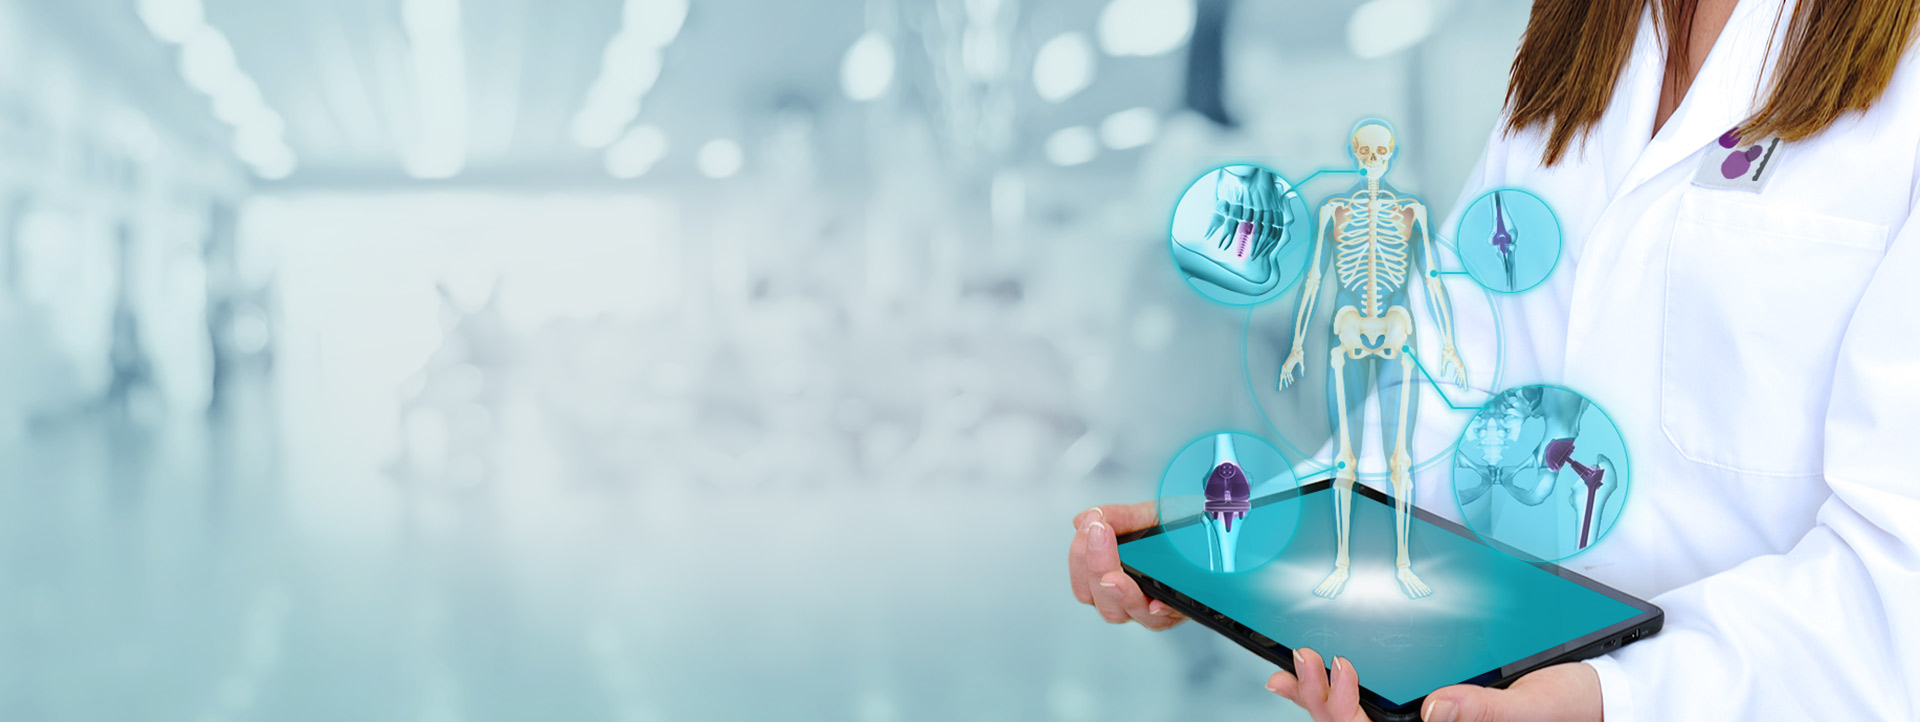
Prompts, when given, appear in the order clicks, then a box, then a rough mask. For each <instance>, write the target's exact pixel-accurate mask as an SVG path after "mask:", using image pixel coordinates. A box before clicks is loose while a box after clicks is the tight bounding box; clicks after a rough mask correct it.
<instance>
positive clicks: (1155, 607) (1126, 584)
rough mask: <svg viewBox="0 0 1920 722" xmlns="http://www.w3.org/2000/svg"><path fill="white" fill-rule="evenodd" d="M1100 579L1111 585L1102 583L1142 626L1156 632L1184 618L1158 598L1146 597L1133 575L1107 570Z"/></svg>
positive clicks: (1128, 614)
mask: <svg viewBox="0 0 1920 722" xmlns="http://www.w3.org/2000/svg"><path fill="white" fill-rule="evenodd" d="M1101 581H1103V582H1106V583H1107V584H1110V585H1111V586H1107V584H1103V585H1102V586H1103V587H1104V588H1106V589H1109V590H1112V591H1114V592H1115V593H1116V594H1117V596H1118V599H1119V601H1120V608H1121V609H1124V610H1126V611H1127V616H1128V617H1131V618H1132V619H1133V621H1135V622H1138V623H1139V624H1140V626H1142V627H1146V628H1148V629H1151V630H1154V631H1156V632H1157V631H1160V630H1162V629H1166V628H1168V627H1171V626H1173V625H1174V624H1176V623H1178V622H1179V621H1180V620H1181V619H1184V617H1179V618H1176V617H1175V616H1173V610H1172V609H1170V608H1168V607H1167V605H1165V604H1162V603H1160V601H1159V600H1156V599H1148V598H1147V595H1146V593H1145V592H1142V591H1140V585H1139V584H1137V583H1135V582H1134V581H1133V577H1129V576H1127V575H1126V574H1125V573H1122V572H1107V574H1106V576H1105V577H1103V578H1102V579H1101Z"/></svg>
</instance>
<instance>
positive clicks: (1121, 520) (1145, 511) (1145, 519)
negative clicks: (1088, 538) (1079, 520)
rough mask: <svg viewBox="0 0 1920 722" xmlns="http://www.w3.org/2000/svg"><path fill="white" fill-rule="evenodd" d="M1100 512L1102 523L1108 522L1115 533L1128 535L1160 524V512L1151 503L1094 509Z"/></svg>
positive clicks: (1116, 505) (1112, 505)
mask: <svg viewBox="0 0 1920 722" xmlns="http://www.w3.org/2000/svg"><path fill="white" fill-rule="evenodd" d="M1094 508H1095V509H1098V510H1100V511H1099V513H1100V521H1103V522H1106V523H1107V525H1108V527H1109V528H1111V529H1113V530H1114V532H1115V533H1119V534H1127V533H1131V532H1136V531H1140V530H1141V529H1145V528H1147V527H1150V526H1153V525H1155V524H1158V523H1160V511H1159V508H1158V507H1157V505H1155V504H1154V503H1153V502H1151V501H1143V502H1140V503H1137V504H1108V505H1106V506H1098V507H1094Z"/></svg>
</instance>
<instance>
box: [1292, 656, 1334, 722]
mask: <svg viewBox="0 0 1920 722" xmlns="http://www.w3.org/2000/svg"><path fill="white" fill-rule="evenodd" d="M1324 664H1325V662H1322V661H1321V659H1320V654H1319V653H1318V652H1315V651H1313V650H1311V649H1300V650H1298V651H1295V652H1294V653H1293V676H1294V677H1296V678H1298V679H1299V680H1300V687H1299V692H1298V693H1297V695H1296V696H1295V697H1294V699H1293V701H1294V704H1298V705H1300V708H1301V709H1304V710H1306V711H1307V714H1310V715H1313V718H1314V719H1315V720H1318V721H1319V722H1327V720H1328V719H1330V718H1329V717H1328V716H1327V670H1326V668H1325V667H1324V666H1323V665H1324Z"/></svg>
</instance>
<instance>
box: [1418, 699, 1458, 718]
mask: <svg viewBox="0 0 1920 722" xmlns="http://www.w3.org/2000/svg"><path fill="white" fill-rule="evenodd" d="M1459 717H1460V708H1459V707H1458V706H1455V705H1454V703H1453V700H1450V699H1443V700H1440V701H1438V702H1434V703H1433V704H1431V705H1428V709H1427V715H1426V717H1425V719H1426V722H1453V721H1454V720H1456V719H1459Z"/></svg>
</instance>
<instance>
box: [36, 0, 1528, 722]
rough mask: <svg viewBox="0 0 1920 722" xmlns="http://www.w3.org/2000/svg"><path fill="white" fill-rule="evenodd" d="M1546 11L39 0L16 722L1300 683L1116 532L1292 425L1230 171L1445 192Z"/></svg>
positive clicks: (1204, 689) (863, 703)
mask: <svg viewBox="0 0 1920 722" xmlns="http://www.w3.org/2000/svg"><path fill="white" fill-rule="evenodd" d="M1526 12H1527V3H1526V2H1524V1H1523V0H1367V1H1365V2H1360V1H1357V0H1292V1H1287V2H1281V1H1268V0H1048V1H1047V2H1039V1H1038V0H848V1H844V2H842V1H832V2H828V1H823V2H790V1H786V0H624V1H623V0H565V1H557V0H556V1H547V2H542V1H538V0H277V1H275V2H258V1H254V0H0V719H4V720H9V721H12V722H37V721H41V720H48V721H52V720H113V721H116V722H117V721H123V720H156V721H158V720H166V721H178V722H224V721H237V720H327V721H337V720H420V721H422V722H462V721H467V720H473V721H480V720H530V719H548V720H616V721H620V722H670V721H671V722H677V721H680V720H778V719H804V720H851V721H854V722H891V721H896V720H897V721H902V722H905V721H918V720H955V721H962V722H977V721H979V722H984V721H988V720H1062V721H1065V722H1077V721H1080V720H1166V719H1220V718H1224V717H1226V716H1228V715H1250V716H1249V717H1244V718H1247V719H1301V718H1302V717H1300V716H1299V715H1298V713H1297V712H1295V711H1293V710H1290V709H1286V705H1284V704H1283V703H1282V702H1281V701H1279V700H1277V699H1275V698H1273V697H1272V696H1270V695H1269V694H1268V693H1266V692H1265V691H1264V690H1263V689H1261V685H1262V683H1263V682H1264V679H1265V676H1266V675H1267V674H1268V673H1269V672H1270V671H1271V668H1269V667H1268V666H1266V665H1264V664H1262V663H1260V662H1259V661H1258V660H1257V659H1255V658H1254V657H1253V656H1252V655H1249V654H1247V653H1245V652H1243V651H1241V650H1239V649H1237V648H1234V647H1232V646H1231V645H1230V644H1229V643H1227V642H1224V641H1223V640H1220V639H1218V638H1216V637H1215V636H1214V635H1212V634H1211V633H1209V632H1207V631H1206V630H1204V629H1200V628H1198V627H1197V626H1194V625H1188V626H1187V627H1185V628H1182V629H1179V630H1176V631H1174V632H1170V633H1165V634H1153V633H1150V632H1147V631H1145V630H1141V629H1138V628H1134V627H1111V626H1109V625H1107V624H1105V623H1104V622H1102V621H1100V620H1099V619H1098V617H1097V616H1096V615H1095V614H1094V613H1093V612H1091V611H1090V610H1088V609H1086V608H1084V607H1081V606H1079V605H1077V604H1075V603H1074V602H1073V601H1072V598H1071V596H1070V595H1069V593H1068V589H1067V584H1066V576H1065V570H1064V568H1063V567H1064V565H1063V563H1062V562H1063V560H1064V557H1065V553H1066V545H1067V542H1068V540H1069V537H1070V529H1069V525H1068V520H1069V517H1070V515H1071V514H1073V513H1074V512H1075V511H1077V510H1079V509H1081V508H1083V507H1085V506H1087V505H1090V504H1093V503H1099V502H1112V501H1129V500H1135V499H1141V498H1147V497H1149V496H1150V495H1151V494H1152V493H1153V490H1154V487H1155V485H1156V484H1157V482H1158V478H1159V475H1160V473H1161V470H1162V469H1163V467H1164V465H1165V464H1166V462H1167V460H1168V459H1169V458H1170V457H1171V456H1172V455H1173V454H1174V453H1175V452H1176V451H1178V450H1179V449H1180V448H1181V447H1182V446H1183V445H1185V444H1186V443H1187V442H1189V441H1191V440H1193V439H1195V438H1197V437H1199V436H1201V435H1203V434H1205V433H1208V432H1211V431H1214V430H1217V429H1223V428H1237V429H1244V430H1248V431H1252V432H1255V433H1263V434H1266V433H1270V431H1271V430H1270V429H1268V428H1266V427H1264V426H1263V425H1262V422H1261V421H1260V420H1259V418H1258V416H1257V415H1256V414H1254V412H1253V410H1252V408H1251V407H1250V404H1249V402H1248V401H1247V394H1246V387H1245V385H1244V381H1243V377H1242V375H1241V364H1242V360H1241V353H1242V352H1241V343H1242V329H1243V325H1244V323H1245V321H1246V314H1245V313H1244V312H1241V311H1236V310H1233V309H1229V308H1225V307H1222V306H1218V305H1215V304H1213V303H1211V302H1208V301H1206V300H1203V299H1202V298H1201V297H1200V296H1199V295H1198V294H1196V293H1194V292H1193V291H1192V290H1191V289H1189V288H1188V287H1186V285H1185V284H1184V282H1183V281H1182V280H1181V279H1180V277H1179V276H1178V274H1177V273H1175V272H1174V270H1173V269H1172V268H1171V266H1170V263H1169V260H1168V253H1167V250H1166V239H1165V236H1164V233H1165V230H1166V224H1167V222H1168V218H1169V215H1170V213H1171V209H1172V207H1173V204H1174V202H1175V200H1176V199H1177V198H1178V196H1179V194H1180V193H1181V192H1182V191H1183V190H1184V189H1185V187H1186V185H1187V184H1188V182H1189V181H1191V180H1192V179H1193V178H1195V177H1197V176H1199V175H1200V174H1201V173H1203V172H1205V171H1206V170H1207V169H1209V168H1211V167H1213V166H1214V165H1216V164H1218V163H1219V162H1221V161H1226V160H1241V161H1256V162H1264V163H1266V164H1269V165H1270V166H1272V167H1274V168H1276V169H1278V170H1279V171H1281V172H1282V173H1283V174H1285V175H1288V176H1291V177H1293V178H1296V179H1297V178H1300V177H1302V176H1305V175H1306V174H1308V173H1311V172H1312V171H1314V170H1317V169H1321V168H1346V167H1351V166H1350V160H1349V159H1348V157H1347V155H1346V148H1345V144H1346V137H1347V133H1348V132H1349V130H1350V129H1351V127H1352V126H1353V124H1354V123H1355V121H1357V120H1359V119H1360V118H1362V117H1364V116H1369V115H1378V116H1380V117H1384V118H1386V119H1388V120H1390V121H1392V122H1393V123H1394V124H1395V125H1396V127H1397V128H1398V130H1399V133H1400V142H1401V149H1402V153H1401V155H1400V157H1399V158H1398V160H1397V164H1396V167H1395V170H1394V175H1393V176H1392V177H1391V179H1392V180H1394V181H1395V182H1396V183H1397V184H1398V185H1400V186H1401V187H1402V188H1404V189H1406V190H1410V191H1413V192H1416V193H1419V194H1421V195H1423V196H1424V197H1425V198H1426V199H1427V201H1428V202H1429V204H1430V205H1431V206H1432V208H1433V210H1434V217H1435V218H1436V219H1439V218H1444V217H1445V216H1446V214H1447V212H1448V211H1449V210H1450V209H1451V208H1452V206H1453V205H1454V203H1455V202H1456V200H1457V199H1456V195H1457V194H1458V192H1459V189H1460V184H1461V182H1462V180H1463V174H1464V172H1465V170H1466V168H1467V167H1468V166H1469V165H1471V164H1472V163H1473V161H1474V160H1475V158H1476V157H1477V155H1478V154H1479V152H1480V149H1481V148H1482V146H1483V144H1484V142H1485V139H1486V138H1487V134H1488V132H1489V130H1490V128H1491V127H1492V123H1493V121H1494V119H1495V116H1496V113H1497V111H1498V107H1499V105H1500V101H1501V96H1502V92H1503V88H1504V80H1505V71H1506V67H1507V64H1508V63H1509V61H1510V60H1511V57H1512V53H1513V50H1514V48H1515V46H1516V42H1517V39H1518V37H1519V33H1520V31H1521V28H1522V26H1523V24H1524V21H1525V15H1526ZM1325 180H1327V179H1326V178H1324V177H1323V178H1322V179H1321V181H1316V182H1315V183H1316V186H1315V187H1312V188H1310V189H1309V194H1310V196H1312V195H1317V194H1323V193H1326V192H1328V191H1331V190H1334V189H1336V188H1337V187H1338V186H1340V185H1343V184H1344V183H1345V182H1346V181H1335V182H1332V183H1330V184H1329V183H1325V182H1323V181H1325ZM1288 298H1289V299H1290V298H1291V297H1290V296H1289V297H1288ZM1287 302H1288V303H1291V301H1290V300H1289V301H1287Z"/></svg>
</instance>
